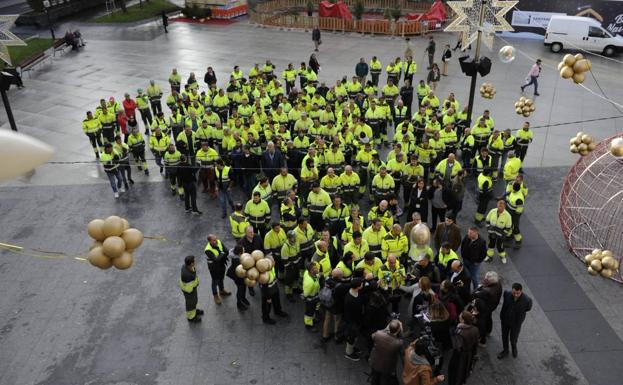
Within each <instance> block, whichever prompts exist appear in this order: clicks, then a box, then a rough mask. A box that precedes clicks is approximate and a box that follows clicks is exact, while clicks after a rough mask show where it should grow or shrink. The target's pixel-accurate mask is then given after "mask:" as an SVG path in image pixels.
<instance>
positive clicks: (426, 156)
mask: <svg viewBox="0 0 623 385" xmlns="http://www.w3.org/2000/svg"><path fill="white" fill-rule="evenodd" d="M415 153H416V154H417V156H418V162H420V163H421V164H422V166H425V167H427V166H429V165H430V163H431V162H432V160H433V159H434V158H436V157H437V151H435V149H434V148H432V147H430V146H429V147H428V148H424V147H421V146H417V147H416V148H415Z"/></svg>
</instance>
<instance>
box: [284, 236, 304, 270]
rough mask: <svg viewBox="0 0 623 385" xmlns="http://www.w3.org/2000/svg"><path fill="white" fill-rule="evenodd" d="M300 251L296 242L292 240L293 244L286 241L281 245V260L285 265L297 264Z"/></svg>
mask: <svg viewBox="0 0 623 385" xmlns="http://www.w3.org/2000/svg"><path fill="white" fill-rule="evenodd" d="M300 252H301V247H300V245H299V243H298V242H294V244H291V243H290V242H288V241H286V242H285V243H284V244H283V246H281V252H280V256H281V260H282V261H283V263H284V265H285V266H288V265H290V264H297V263H298V262H299V260H300Z"/></svg>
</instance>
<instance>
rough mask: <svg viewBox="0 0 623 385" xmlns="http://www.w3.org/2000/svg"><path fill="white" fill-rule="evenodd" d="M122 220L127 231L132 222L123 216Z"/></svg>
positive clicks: (124, 229)
mask: <svg viewBox="0 0 623 385" xmlns="http://www.w3.org/2000/svg"><path fill="white" fill-rule="evenodd" d="M121 222H123V231H126V230H127V229H129V228H130V222H128V220H127V219H125V218H121Z"/></svg>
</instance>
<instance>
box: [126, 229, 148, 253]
mask: <svg viewBox="0 0 623 385" xmlns="http://www.w3.org/2000/svg"><path fill="white" fill-rule="evenodd" d="M121 239H123V241H124V242H125V247H126V249H127V250H134V249H136V248H138V247H139V246H140V245H141V244H142V243H143V233H141V232H140V231H139V230H137V229H127V230H125V231H124V232H123V233H122V234H121Z"/></svg>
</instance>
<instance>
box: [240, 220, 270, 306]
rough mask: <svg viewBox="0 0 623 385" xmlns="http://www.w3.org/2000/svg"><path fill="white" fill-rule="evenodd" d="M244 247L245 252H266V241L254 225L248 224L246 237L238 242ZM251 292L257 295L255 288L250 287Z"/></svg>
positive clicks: (245, 232) (245, 230) (253, 295)
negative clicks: (257, 232) (254, 230)
mask: <svg viewBox="0 0 623 385" xmlns="http://www.w3.org/2000/svg"><path fill="white" fill-rule="evenodd" d="M238 244H239V245H240V246H242V248H243V249H244V252H245V253H250V252H252V251H254V250H261V251H262V252H264V242H263V241H262V237H261V236H260V235H259V234H255V233H254V232H253V226H247V228H246V229H244V237H242V239H240V241H239V242H238ZM249 294H250V295H251V297H255V288H253V287H249Z"/></svg>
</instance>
